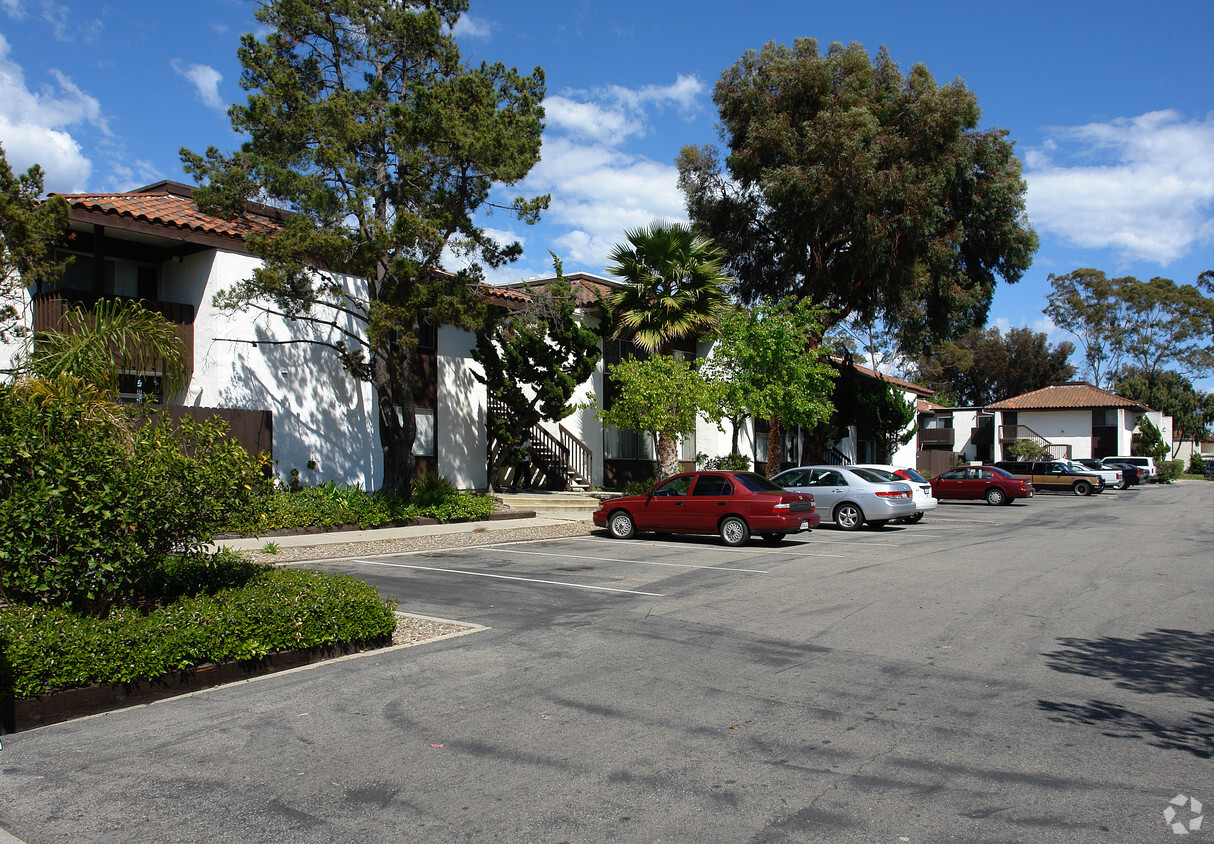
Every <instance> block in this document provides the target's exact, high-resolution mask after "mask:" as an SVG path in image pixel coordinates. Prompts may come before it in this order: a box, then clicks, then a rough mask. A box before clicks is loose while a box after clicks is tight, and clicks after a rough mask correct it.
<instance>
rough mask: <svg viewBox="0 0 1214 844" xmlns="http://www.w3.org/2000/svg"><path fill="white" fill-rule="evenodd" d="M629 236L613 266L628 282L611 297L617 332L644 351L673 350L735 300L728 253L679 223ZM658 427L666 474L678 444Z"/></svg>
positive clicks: (708, 328) (709, 327)
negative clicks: (731, 293)
mask: <svg viewBox="0 0 1214 844" xmlns="http://www.w3.org/2000/svg"><path fill="white" fill-rule="evenodd" d="M624 236H625V237H626V238H627V241H628V242H627V243H626V244H619V245H617V246H616V247H615V249H613V250H612V252H611V255H610V256H609V259H610V261H611V264H610V266H608V268H607V272H609V273H611V274H612V275H614V276H616V277H617V278H620V279H623V280H624V281H626V282H627V284H626V285H625V286H624V287H621V288H620V289H618V290H616V291H614V292H613V293H612V294H611V295H610V296H609V297H607V300H606V303H607V306H608V307H607V321H608V323H609V325H610V326H611V328H610V329H609V330H610V331H611V333H612V335H613V336H614V337H617V338H620V339H624V340H630V341H632V343H633V345H635V346H636V347H637V348H638V349H641V350H642V351H644V352H647V353H657V354H660V355H669V354H671V352H672V350H673V348H674V343H675V342H676V341H678V340H681V339H683V338H687V337H690V338H698V337H700V336H703V335H705V334H709V333H711V332H712V331H713V329H714V328H715V326H716V325H717V323H718V322H719V321H720V319H721V318H722V316H723V315H724V314H725V312H726V309H727V307H728V305H729V290H730V286H731V281H730V279H729V278H728V277H726V276H725V275H724V272H723V271H722V269H721V267H722V262H723V261H724V259H725V253H724V252H723V251H722V250H721V249H720V248H719V247H717V246H716V245H715V244H713V242H712V241H711V240H709V239H707V238H704V237H701V236H700V235H698V234H696V233H695V232H693V231H692V230H691V229H690V228H688V227H687V226H684V225H681V224H679V223H662V222H655V223H653V224H651V225H650V226H648V227H647V228H642V229H633V230H632V231H626V232H625V233H624ZM658 430H659V431H661V435H660V436H659V439H658V442H657V449H658V452H657V453H658V463H659V464H660V465H661V466H662V467H663V468H662V471H663V472H664V473H665V474H664V475H663V477H665V476H666V475H669V474H673V473H674V471H675V467H677V466H678V455H677V445H676V443H675V441H674V439H672V438H671V437H669V436H666V433H667V432H666V431H665V430H663V429H658Z"/></svg>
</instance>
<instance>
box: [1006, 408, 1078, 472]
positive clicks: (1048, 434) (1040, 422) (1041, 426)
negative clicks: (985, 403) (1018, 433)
mask: <svg viewBox="0 0 1214 844" xmlns="http://www.w3.org/2000/svg"><path fill="white" fill-rule="evenodd" d="M1019 420H1020V424H1021V425H1024V426H1026V427H1029V428H1032V429H1033V430H1034V431H1035V432H1037V433H1038V434H1039V435H1041V436H1042V437H1044V438H1045V439H1046V440H1047V441H1049V442H1051V443H1053V444H1054V445H1069V446H1070V447H1071V457H1072V458H1073V459H1075V460H1078V459H1080V458H1088V457H1091V456H1092V411H1091V410H1090V409H1084V410H1022V411H1020V415H1019Z"/></svg>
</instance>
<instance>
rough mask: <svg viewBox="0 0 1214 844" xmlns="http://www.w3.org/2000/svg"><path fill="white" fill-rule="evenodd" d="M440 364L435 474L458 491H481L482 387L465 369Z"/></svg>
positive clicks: (484, 461) (484, 463)
mask: <svg viewBox="0 0 1214 844" xmlns="http://www.w3.org/2000/svg"><path fill="white" fill-rule="evenodd" d="M439 360H440V364H439V378H440V379H441V380H440V382H439V386H440V389H439V393H438V399H439V401H438V405H439V406H438V407H437V408H435V411H436V419H435V422H434V424H435V437H434V442H435V451H436V452H437V454H436V457H437V460H436V463H437V466H438V472H439V474H440V475H442V476H444V477H445V478H447V479H448V480H449V481H451V482H452V483H454V484H455V485H456V486H457V487H460V488H461V489H479V490H483V489H485V488H486V486H487V485H488V474H487V472H488V468H487V463H488V453H487V446H486V443H487V440H488V434H487V431H486V425H487V421H486V418H485V401H484V399H483V398H482V395H483V394H482V392H481V390H483V387H482V385H481V383H480V382H479V381H478V380H477V379H476V376H475V375H473V373H472V370H471V369H470V368H469V367H468V366H466V365H465V366H460V365H458V363H453V362H452V361H445V362H444V361H443V360H442V358H441V357H440V359H439Z"/></svg>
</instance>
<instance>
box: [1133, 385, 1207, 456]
mask: <svg viewBox="0 0 1214 844" xmlns="http://www.w3.org/2000/svg"><path fill="white" fill-rule="evenodd" d="M1115 392H1116V393H1117V395H1119V396H1124V397H1125V398H1127V399H1133V400H1134V401H1136V402H1141V403H1142V404H1145V405H1146V406H1147V407H1149V408H1151V409H1152V410H1158V411H1160V412H1161V413H1163V414H1165V415H1167V416H1171V417H1172V424H1173V430H1174V431H1175V432H1176V433H1179V434H1183V437H1178V438H1176V442H1177V443H1178V444H1179V443H1181V442H1184V441H1188V442H1191V443H1194V444H1195V445H1197V446H1199V447H1200V445H1201V443H1203V442H1205V440H1206V439H1207V438H1208V437H1209V435H1210V429H1211V427H1212V426H1214V394H1210V393H1199V392H1198V391H1197V390H1195V389H1194V388H1193V383H1192V382H1191V381H1189V379H1187V378H1185V377H1184V376H1183V375H1181V374H1180V373H1178V372H1161V373H1158V374H1154V375H1152V374H1149V373H1146V372H1144V371H1142V370H1140V369H1137V368H1134V367H1131V368H1127V369H1126V370H1124V371H1123V372H1122V373H1121V376H1120V377H1119V378H1118V379H1117V384H1116V388H1115Z"/></svg>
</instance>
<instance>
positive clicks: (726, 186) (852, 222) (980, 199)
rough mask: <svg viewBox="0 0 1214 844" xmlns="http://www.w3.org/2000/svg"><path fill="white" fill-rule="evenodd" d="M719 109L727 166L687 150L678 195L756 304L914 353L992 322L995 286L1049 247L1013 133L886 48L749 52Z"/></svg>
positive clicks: (726, 85)
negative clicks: (887, 329) (896, 343)
mask: <svg viewBox="0 0 1214 844" xmlns="http://www.w3.org/2000/svg"><path fill="white" fill-rule="evenodd" d="M713 99H714V102H716V104H717V106H718V108H719V110H720V117H721V123H722V139H723V141H724V142H725V143H726V144H727V146H728V157H727V158H726V159H725V160H724V162H722V161H721V160H720V158H719V155H718V153H717V151H716V150H715V149H714V148H712V147H710V146H706V147H694V146H688V147H684V148H683V150H682V151H681V153H680V155H679V159H678V167H679V185H680V187H681V189H682V190H683V192H684V194H685V196H686V199H687V209H688V213H689V215H690V217H691V220H692V222H693V223H694V224H695V225H696V227H697V228H698V229H699V230H701V231H702V232H704V233H705V234H706V235H708V236H710V237H712V238H713V239H714V240H715V241H716V242H717V243H718V244H719V245H721V246H722V247H723V248H724V249H725V250H726V252H727V253H728V254H729V261H728V263H727V269H729V270H730V271H731V272H732V273H734V274H735V275H736V276H737V278H738V281H739V285H740V288H739V289H740V294H741V296H742V298H743V299H744V300H745V301H748V302H749V301H756V300H757V299H759V298H761V297H769V298H781V297H784V296H793V297H796V298H808V299H810V300H811V301H813V302H815V303H817V304H819V305H823V306H825V307H827V308H829V309H831V311H832V312H833V314H834V315H833V317H832V319H833V320H836V321H841V320H845V319H848V318H851V317H853V316H854V317H857V318H859V319H860V321H861V322H862V323H866V324H871V323H873V322H874V321H876V320H878V319H884V320H885V321H886V322H888V323H889V324H891V325H896V326H898V328H899V333H900V335H901V337H902V342H903V345H904V347H910V346H913V345H921V343H920V342H919V341H920V340H921V339H922V338H924V337H944V336H950V335H955V334H956V333H958V332H961V331H965V330H967V329H968V328H970V327H973V326H976V325H981V324H982V323H983V322H984V321H985V318H986V314H987V311H988V308H989V306H990V302H991V297H992V294H993V291H994V288H995V283H996V278H997V277H1002V278H1004V279H1005V280H1006V281H1008V282H1015V281H1017V280H1018V279H1019V278H1020V277H1021V275H1022V274H1023V273H1024V271H1025V270H1026V269H1027V268H1028V266H1029V264H1030V262H1031V259H1032V255H1033V253H1034V251H1035V250H1036V248H1037V237H1036V235H1035V234H1034V233H1033V231H1032V230H1031V229H1030V228H1029V226H1028V224H1027V222H1026V219H1025V214H1024V197H1025V183H1024V181H1023V179H1022V178H1021V175H1020V170H1021V167H1020V162H1019V161H1018V160H1017V159H1016V157H1015V156H1014V155H1013V154H1012V142H1011V141H1009V140H1008V138H1007V132H1006V131H1005V130H1002V129H986V130H979V129H978V128H977V126H978V119H979V109H978V103H977V99H976V97H975V96H974V94H973V93H971V92H970V91H969V90H967V89H966V87H965V85H964V83H962V82H961V81H960V80H958V81H956V82H953V83H951V84H948V85H943V86H939V85H937V84H936V82H935V80H934V79H933V78H932V76H931V74H930V73H929V72H928V70H927V69H926V68H925V67H924V66H923V65H918V64H917V65H915V66H913V67H912V68H911V71H910V73H909V74H908V75H907V76H905V77H904V76H903V75H902V73H901V71H900V70H899V69H898V66H897V65H896V64H894V62H893V61H891V60H890V58H889V55H888V53H887V52H886V51H885V50H884V49H882V50H880V51H879V52H878V53H877V55H876V56H875V58H872V59H870V57H869V55H868V54H867V53H866V52H865V50H864V48H863V47H862V46H861V45H859V44H854V43H853V44H851V45H850V46H847V47H844V46H842V45H841V44H832V45H831V46H830V48H829V49H828V51H827V52H826V54H825V55H823V54H820V53H819V52H818V45H817V42H816V41H814V40H813V39H798V40H797V41H795V42H794V44H793V46H792V47H787V46H781V45H777V44H774V43H771V44H768V45H766V46H765V47H763V49H762V50H761V51H760V52H757V53H756V52H754V51H749V52H747V53H746V54H745V55H744V56H743V57H742V58H741V60H739V61H738V63H737V64H735V65H734V66H733V67H731V68H729V69H728V70H726V71H725V72H724V73H723V74H722V75H721V78H720V80H719V81H718V82H717V85H716V88H715V91H714V95H713ZM827 327H828V328H829V327H830V326H829V325H828V326H827Z"/></svg>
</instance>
